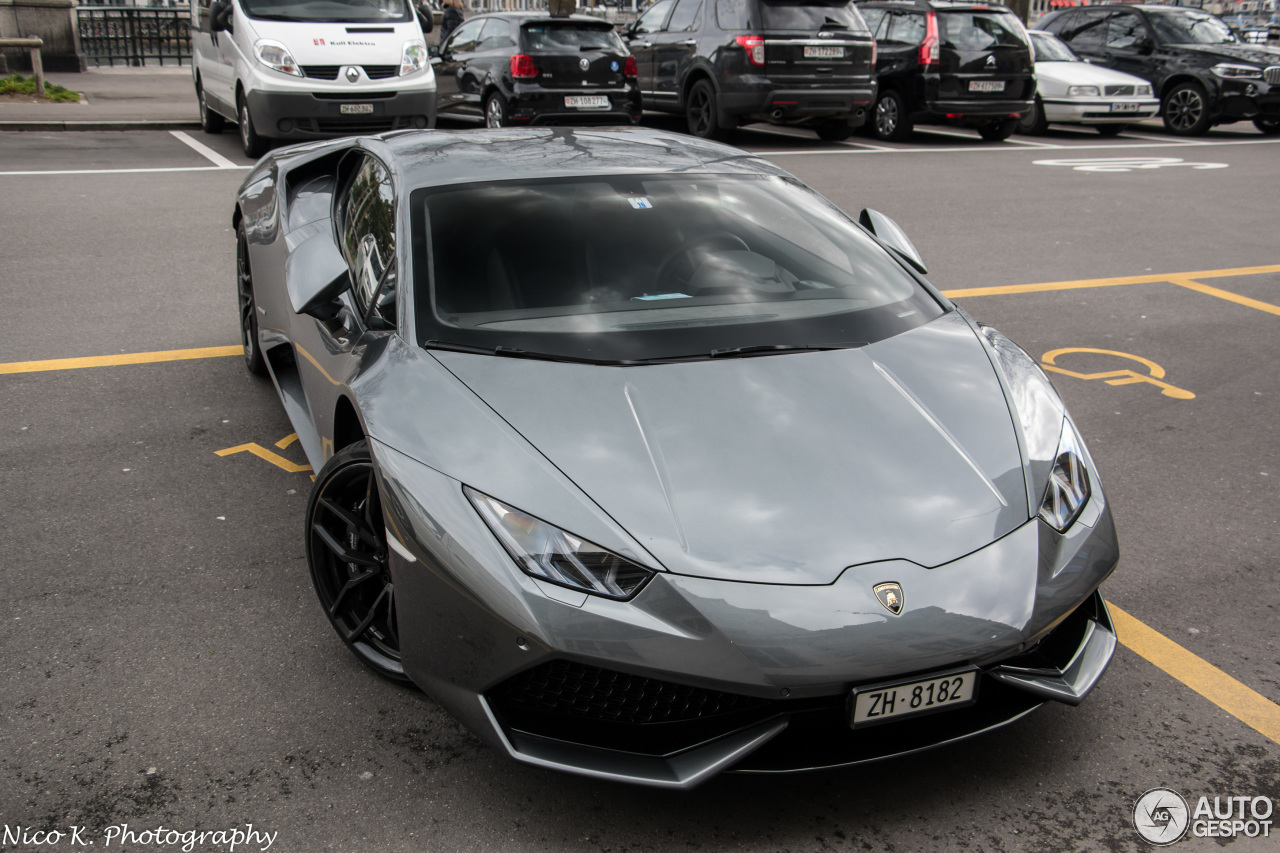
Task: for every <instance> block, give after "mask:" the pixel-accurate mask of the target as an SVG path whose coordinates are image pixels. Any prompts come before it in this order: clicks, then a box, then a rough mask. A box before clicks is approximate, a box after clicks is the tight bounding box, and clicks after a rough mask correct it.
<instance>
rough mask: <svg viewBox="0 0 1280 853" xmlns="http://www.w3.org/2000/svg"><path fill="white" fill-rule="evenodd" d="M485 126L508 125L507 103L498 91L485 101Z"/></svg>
mask: <svg viewBox="0 0 1280 853" xmlns="http://www.w3.org/2000/svg"><path fill="white" fill-rule="evenodd" d="M484 126H485V127H506V126H507V103H506V101H505V100H504V99H503V97H502V96H501V95H499V94H498V93H497V92H494V93H493V94H492V95H490V96H489V99H488V100H487V101H485V102H484Z"/></svg>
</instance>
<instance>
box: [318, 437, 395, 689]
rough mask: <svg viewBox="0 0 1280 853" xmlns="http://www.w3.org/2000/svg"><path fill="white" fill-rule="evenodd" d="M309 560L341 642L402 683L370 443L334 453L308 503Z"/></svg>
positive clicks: (385, 675) (362, 442)
mask: <svg viewBox="0 0 1280 853" xmlns="http://www.w3.org/2000/svg"><path fill="white" fill-rule="evenodd" d="M306 537H307V565H308V567H309V568H310V570H311V582H312V584H313V585H314V586H315V590H316V595H317V597H319V599H320V605H321V606H322V607H323V608H324V611H325V614H326V615H327V616H328V617H329V622H330V624H332V625H333V628H334V630H336V631H337V632H338V636H339V637H341V638H342V642H343V643H345V644H346V645H347V648H349V649H351V651H352V652H354V653H355V655H356V657H357V658H359V659H360V661H361V662H362V663H363V664H364V665H365V666H367V667H369V668H370V669H372V670H373V671H374V672H376V673H377V674H378V675H381V676H382V677H383V678H386V679H388V680H390V681H395V682H399V683H406V682H408V681H409V677H408V676H407V675H405V671H404V666H403V665H402V664H401V661H400V628H399V618H398V615H397V613H396V601H395V586H394V584H393V583H392V580H391V573H390V570H389V568H388V565H387V540H386V524H385V522H384V521H383V517H382V501H381V498H380V497H379V494H378V481H377V475H376V472H375V469H374V462H373V455H372V454H371V453H370V452H369V443H368V442H367V441H365V440H363V439H361V440H360V441H357V442H355V443H354V444H349V445H347V446H346V447H344V448H342V449H341V450H339V451H338V452H337V453H335V454H334V455H333V456H332V457H331V458H330V459H329V461H328V462H326V463H325V464H324V467H323V468H321V469H320V473H319V474H317V475H316V482H315V485H314V486H312V487H311V497H310V498H309V499H308V501H307V528H306Z"/></svg>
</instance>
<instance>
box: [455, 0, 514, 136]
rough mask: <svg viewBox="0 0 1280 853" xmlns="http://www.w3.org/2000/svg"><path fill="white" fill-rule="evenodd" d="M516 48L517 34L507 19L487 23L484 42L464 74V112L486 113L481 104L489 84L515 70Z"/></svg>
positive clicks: (473, 55) (461, 82)
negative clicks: (513, 61) (512, 68)
mask: <svg viewBox="0 0 1280 853" xmlns="http://www.w3.org/2000/svg"><path fill="white" fill-rule="evenodd" d="M515 47H516V37H515V30H514V28H513V27H512V25H511V21H509V20H507V19H506V18H490V19H489V20H488V21H486V22H485V25H484V29H482V30H481V31H480V41H479V42H478V43H477V44H476V48H475V52H474V53H472V54H471V61H470V62H469V63H468V64H467V67H466V68H465V69H464V70H463V72H462V79H461V81H460V88H461V90H462V103H461V104H460V110H461V111H462V112H466V113H471V112H475V113H477V114H480V113H482V112H483V110H484V104H482V103H480V97H481V95H483V94H484V91H485V87H486V85H487V81H489V80H495V81H496V80H497V79H498V78H499V77H500V76H501V75H502V73H503V71H505V70H507V69H509V68H510V67H511V55H512V54H513V53H514V52H515Z"/></svg>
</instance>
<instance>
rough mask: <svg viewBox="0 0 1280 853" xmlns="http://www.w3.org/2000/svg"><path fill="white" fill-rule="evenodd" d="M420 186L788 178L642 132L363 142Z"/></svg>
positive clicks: (437, 135)
mask: <svg viewBox="0 0 1280 853" xmlns="http://www.w3.org/2000/svg"><path fill="white" fill-rule="evenodd" d="M361 144H365V145H367V147H368V148H369V149H370V150H372V151H374V152H375V153H378V154H380V155H381V156H382V157H383V158H384V159H386V160H388V161H389V162H388V165H390V166H391V167H392V168H393V169H394V170H395V171H396V172H397V173H398V174H399V176H400V177H401V181H402V184H401V185H402V186H404V187H407V188H410V189H417V188H420V187H431V186H444V185H451V184H464V183H479V182H484V181H511V180H525V179H537V178H553V177H570V176H581V175H635V174H662V173H679V172H692V173H699V174H706V173H716V174H726V175H729V174H737V175H786V174H787V172H785V171H783V170H782V169H780V168H778V167H777V166H775V165H773V164H772V163H770V162H768V161H766V160H764V159H762V158H760V157H756V156H755V155H753V154H748V153H746V152H744V151H741V150H739V149H737V148H730V147H728V146H726V145H718V144H716V143H714V142H704V141H702V140H699V139H695V138H693V137H690V136H685V135H683V134H678V133H669V132H666V131H659V130H652V129H648V128H583V127H577V128H575V127H537V128H520V129H510V128H504V129H501V130H489V129H478V130H409V131H392V132H390V133H385V134H382V135H380V136H377V137H371V138H366V139H364V140H361Z"/></svg>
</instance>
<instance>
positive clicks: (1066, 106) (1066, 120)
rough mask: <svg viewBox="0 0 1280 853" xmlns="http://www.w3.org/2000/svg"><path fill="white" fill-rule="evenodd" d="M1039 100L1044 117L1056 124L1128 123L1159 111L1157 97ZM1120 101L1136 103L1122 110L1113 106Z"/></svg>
mask: <svg viewBox="0 0 1280 853" xmlns="http://www.w3.org/2000/svg"><path fill="white" fill-rule="evenodd" d="M1040 102H1041V103H1042V104H1044V117H1045V119H1046V120H1047V121H1051V122H1057V123H1059V124H1132V123H1133V122H1135V121H1142V120H1143V119H1148V118H1152V117H1154V116H1156V115H1158V114H1159V113H1160V100H1159V98H1141V99H1132V98H1127V99H1124V100H1118V99H1116V98H1091V99H1089V100H1087V101H1086V100H1080V99H1078V98H1073V99H1070V100H1067V99H1065V98H1064V99H1053V98H1041V99H1040ZM1121 104H1123V105H1132V104H1136V105H1137V109H1136V111H1135V110H1132V108H1131V109H1130V111H1126V112H1119V111H1116V110H1114V109H1113V105H1121Z"/></svg>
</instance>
